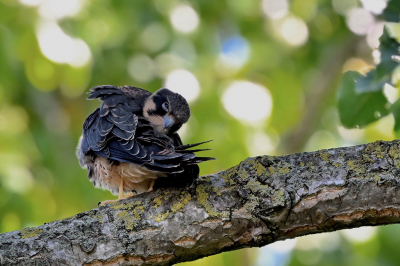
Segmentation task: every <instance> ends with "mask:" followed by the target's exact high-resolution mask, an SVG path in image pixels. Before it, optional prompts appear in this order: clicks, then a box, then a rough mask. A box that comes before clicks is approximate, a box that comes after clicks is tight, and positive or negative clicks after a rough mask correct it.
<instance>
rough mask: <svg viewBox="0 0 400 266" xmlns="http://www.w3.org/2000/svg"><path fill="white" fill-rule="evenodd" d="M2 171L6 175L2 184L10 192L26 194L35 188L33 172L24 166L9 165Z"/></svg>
mask: <svg viewBox="0 0 400 266" xmlns="http://www.w3.org/2000/svg"><path fill="white" fill-rule="evenodd" d="M0 171H1V172H2V174H3V175H4V176H3V179H2V180H1V181H2V182H1V183H2V184H3V185H4V187H5V188H6V189H7V190H9V191H12V192H15V193H18V194H24V193H26V192H27V191H28V190H29V189H31V188H32V186H33V183H34V181H33V176H32V174H31V172H30V171H29V170H28V169H27V168H25V167H23V166H22V165H8V166H6V167H5V168H3V169H0Z"/></svg>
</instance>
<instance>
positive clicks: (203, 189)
mask: <svg viewBox="0 0 400 266" xmlns="http://www.w3.org/2000/svg"><path fill="white" fill-rule="evenodd" d="M196 192H197V195H198V198H197V200H198V202H199V203H200V204H201V205H202V206H203V207H204V208H205V210H206V212H207V213H208V215H210V216H217V217H223V218H226V217H228V215H229V213H228V212H226V211H223V212H219V211H217V210H215V209H214V207H213V206H212V204H211V202H210V201H209V200H208V197H209V196H210V194H209V192H208V191H207V186H205V185H198V186H197V188H196Z"/></svg>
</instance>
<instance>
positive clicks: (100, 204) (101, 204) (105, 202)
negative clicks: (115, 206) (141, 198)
mask: <svg viewBox="0 0 400 266" xmlns="http://www.w3.org/2000/svg"><path fill="white" fill-rule="evenodd" d="M117 201H119V199H115V200H105V201H100V202H99V203H98V204H97V206H99V207H100V206H104V205H106V204H110V203H114V202H117Z"/></svg>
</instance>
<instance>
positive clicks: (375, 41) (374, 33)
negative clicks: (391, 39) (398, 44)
mask: <svg viewBox="0 0 400 266" xmlns="http://www.w3.org/2000/svg"><path fill="white" fill-rule="evenodd" d="M384 25H385V24H384V23H382V22H380V23H376V24H375V25H373V26H372V27H371V28H370V29H369V30H368V35H367V43H368V45H369V47H371V48H372V49H375V48H378V47H379V44H380V42H379V38H380V37H381V36H382V33H383V26H384Z"/></svg>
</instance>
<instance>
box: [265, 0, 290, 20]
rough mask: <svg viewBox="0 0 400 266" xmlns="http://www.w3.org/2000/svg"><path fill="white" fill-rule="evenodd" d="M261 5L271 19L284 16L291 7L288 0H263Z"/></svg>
mask: <svg viewBox="0 0 400 266" xmlns="http://www.w3.org/2000/svg"><path fill="white" fill-rule="evenodd" d="M261 6H262V10H263V11H264V13H265V15H267V16H268V17H269V18H271V19H279V18H282V17H284V16H285V15H286V14H287V12H288V9H289V3H288V1H287V0H279V1H277V0H263V1H262V2H261Z"/></svg>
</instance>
